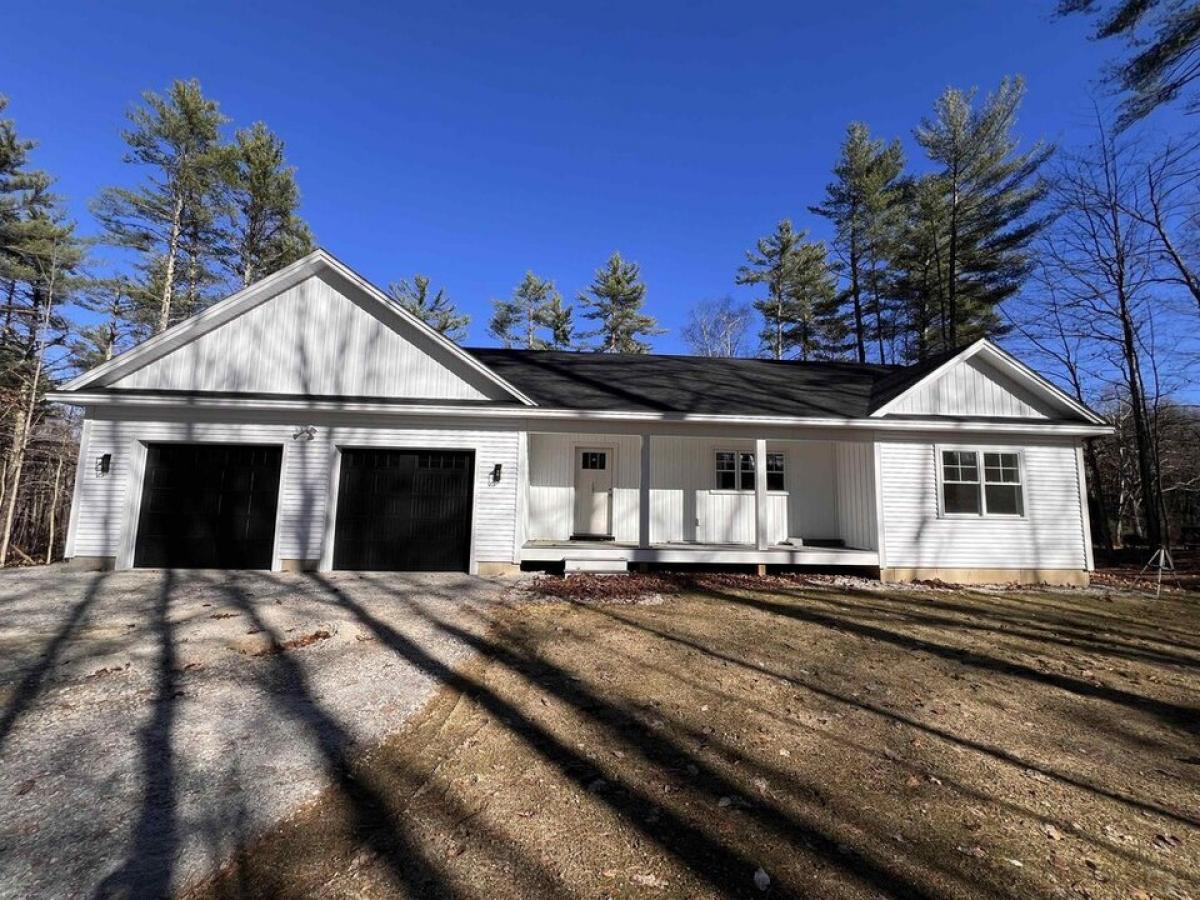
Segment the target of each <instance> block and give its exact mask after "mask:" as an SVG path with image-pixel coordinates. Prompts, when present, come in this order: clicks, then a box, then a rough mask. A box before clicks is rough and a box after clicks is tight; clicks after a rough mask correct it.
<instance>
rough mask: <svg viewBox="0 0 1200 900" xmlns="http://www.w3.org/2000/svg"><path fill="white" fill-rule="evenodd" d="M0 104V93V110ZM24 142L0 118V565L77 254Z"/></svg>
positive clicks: (70, 227)
mask: <svg viewBox="0 0 1200 900" xmlns="http://www.w3.org/2000/svg"><path fill="white" fill-rule="evenodd" d="M5 106H6V103H5V102H4V101H3V100H2V98H0V110H2V109H3V108H4V107H5ZM32 148H33V142H32V141H28V140H23V139H22V138H20V137H19V136H18V134H17V130H16V126H15V124H14V123H13V122H12V121H10V120H0V296H2V297H3V301H4V325H3V329H2V331H0V430H2V431H3V441H4V446H3V461H2V464H0V472H3V478H2V479H0V481H2V485H0V496H2V497H3V518H2V525H0V566H4V565H5V564H6V563H7V562H8V559H9V554H10V550H12V549H13V547H14V544H13V541H12V537H13V533H14V528H15V526H16V524H17V521H18V511H19V509H21V508H22V506H23V503H24V500H25V499H27V495H28V491H27V490H26V487H27V485H26V479H25V472H26V465H27V463H28V461H29V448H30V444H31V441H32V439H33V435H34V433H35V431H36V430H37V427H38V424H39V422H40V421H41V420H42V419H44V418H45V416H46V412H47V411H46V407H45V404H44V403H43V398H44V395H45V392H46V389H47V388H48V386H49V384H50V382H51V377H52V373H51V371H50V370H51V367H52V365H53V364H54V363H55V361H56V360H55V359H54V358H52V355H51V354H52V353H53V352H54V348H56V347H59V346H61V345H62V344H63V343H64V342H65V335H66V331H67V327H68V326H67V322H66V320H65V319H64V317H63V316H62V314H61V308H62V307H63V305H64V304H65V303H66V302H67V301H68V300H69V299H70V296H71V292H72V289H73V280H74V273H75V271H76V270H77V269H78V268H79V266H80V265H81V263H82V259H83V249H82V244H81V242H80V241H79V240H78V238H77V237H76V235H75V228H74V223H72V222H69V221H67V220H66V219H65V217H64V215H63V213H62V210H61V203H60V201H59V199H58V198H57V197H56V196H55V195H54V194H53V193H51V190H50V188H51V179H50V177H49V175H47V174H46V173H45V172H42V171H38V170H34V169H30V168H28V155H29V151H30V150H31V149H32ZM56 499H57V498H56ZM18 552H19V553H20V555H22V556H23V557H24V558H26V559H29V558H30V557H29V555H28V554H27V553H25V552H24V551H21V550H19V549H18Z"/></svg>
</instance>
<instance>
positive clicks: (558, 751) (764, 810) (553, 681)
mask: <svg viewBox="0 0 1200 900" xmlns="http://www.w3.org/2000/svg"><path fill="white" fill-rule="evenodd" d="M313 577H314V578H316V579H317V580H318V581H319V582H321V583H322V584H323V585H324V586H325V588H326V590H327V591H328V592H329V594H330V595H331V596H332V597H333V598H334V600H335V602H337V603H339V604H340V605H341V606H343V607H344V608H346V609H347V610H349V611H350V612H351V613H352V614H353V615H354V616H355V617H356V618H357V619H358V620H359V621H360V622H361V623H362V624H363V625H364V626H366V627H367V628H368V629H369V630H370V632H371V633H372V634H373V635H374V636H375V637H376V638H377V639H378V640H380V641H382V642H384V643H385V644H386V645H387V646H388V647H389V648H391V649H392V650H394V651H395V652H396V653H397V654H399V655H400V656H401V657H403V658H404V659H405V660H406V661H408V662H409V663H411V664H413V665H415V666H417V667H419V668H421V669H422V670H425V671H428V672H430V673H431V674H434V675H435V676H436V677H437V678H438V679H439V680H440V681H442V682H443V683H444V684H446V685H448V686H450V687H451V688H453V689H455V690H459V691H463V692H465V693H467V694H468V695H469V696H471V697H472V699H473V700H475V702H477V703H479V704H480V705H481V706H482V707H483V708H484V709H485V710H487V711H488V712H490V713H492V714H493V715H495V716H497V717H499V718H500V719H501V720H502V721H503V722H504V723H505V725H506V727H507V728H508V729H509V730H510V731H511V732H512V733H514V734H516V735H518V736H519V737H520V738H521V739H522V740H523V741H524V742H525V744H526V745H527V746H528V747H529V748H530V749H531V750H532V751H534V752H535V753H536V754H537V755H538V756H539V757H541V758H542V759H543V760H544V761H545V762H547V763H549V764H551V765H552V766H553V767H555V768H556V769H557V770H558V771H559V772H560V773H561V774H562V775H563V776H564V777H565V778H567V779H568V780H570V781H571V782H574V783H575V784H576V785H577V786H579V787H581V788H583V789H585V790H586V789H587V788H588V786H589V784H591V783H592V782H593V781H594V780H595V779H596V778H597V777H598V776H599V774H600V773H599V772H598V770H597V765H596V763H594V762H592V761H591V760H590V759H589V758H587V757H586V756H583V755H581V754H580V753H578V752H577V751H575V750H574V749H573V748H571V747H569V746H567V745H566V744H565V743H563V741H562V740H561V739H560V738H558V737H556V736H555V735H553V734H551V733H549V732H548V731H546V730H545V729H544V728H543V727H542V726H540V725H539V724H538V723H537V722H535V721H533V720H532V719H531V718H529V717H528V716H527V715H526V714H525V713H524V712H522V711H521V710H520V709H519V708H518V707H517V706H515V705H514V704H513V703H512V702H510V701H509V700H508V699H506V698H504V697H502V696H500V695H498V694H495V693H494V692H492V691H491V690H490V689H489V688H488V687H487V685H486V684H484V683H483V682H481V681H479V680H478V679H476V678H475V677H472V676H469V675H464V674H460V673H458V672H456V671H454V670H451V669H449V668H447V667H446V666H444V665H442V664H441V663H439V662H438V661H437V660H435V659H433V658H431V657H430V656H429V654H427V653H426V652H425V651H424V650H423V649H422V648H421V647H419V646H418V645H416V644H415V643H414V642H413V641H412V640H410V639H409V638H407V637H405V636H404V635H402V634H400V633H399V632H397V631H396V630H395V629H393V628H391V627H390V626H389V625H387V624H386V623H384V622H382V621H380V620H379V619H377V618H376V617H375V616H373V615H371V613H370V612H369V611H367V610H366V609H365V608H363V607H362V606H361V605H360V604H358V603H357V602H356V601H355V600H354V599H353V598H351V597H350V596H349V595H348V593H347V592H346V591H344V590H342V589H341V588H340V587H339V586H338V585H336V584H333V583H331V582H330V581H328V580H327V579H325V578H324V576H320V575H316V576H313ZM375 583H376V585H377V586H378V587H380V588H381V589H383V590H385V591H391V592H392V593H394V595H395V597H396V599H397V601H398V602H406V601H407V599H408V598H407V597H406V596H405V594H404V593H403V592H400V591H396V590H395V589H394V588H391V587H390V586H389V585H388V584H387V580H386V579H385V578H378V579H375ZM449 599H453V598H452V597H451V598H449ZM413 611H414V612H415V613H416V614H418V615H424V616H425V618H426V619H427V620H428V621H429V622H430V623H431V624H433V625H434V626H435V627H437V628H439V629H441V630H443V631H444V632H445V633H447V634H449V635H451V636H453V637H455V638H456V639H458V640H461V641H463V642H464V643H466V644H467V645H468V646H470V647H472V648H473V649H474V650H476V651H477V652H478V653H480V654H481V655H482V656H483V657H484V658H485V659H486V660H487V661H489V662H490V663H494V664H499V665H502V666H504V667H506V668H507V669H508V670H510V671H511V672H513V673H516V674H518V675H520V676H521V677H522V678H524V679H525V680H527V681H528V682H529V683H531V684H536V685H537V686H538V687H539V688H540V689H542V690H544V691H547V692H549V693H551V694H552V695H553V696H554V697H555V698H556V699H558V700H560V701H562V702H564V703H566V704H569V706H570V707H571V708H572V709H573V710H575V711H576V712H577V713H578V714H579V715H580V716H582V717H583V718H584V719H585V720H586V721H588V722H590V723H592V724H594V725H596V726H599V727H601V728H603V729H604V730H605V731H606V732H608V733H609V734H610V735H611V738H612V740H614V741H615V742H617V743H618V744H619V745H620V746H622V747H624V748H626V749H627V750H628V751H629V752H633V753H636V754H639V755H640V756H641V757H643V758H644V760H645V761H646V762H647V763H649V764H651V765H653V766H657V767H663V768H666V769H670V770H685V769H688V768H689V767H691V768H692V769H694V770H695V772H696V777H697V783H698V784H700V785H702V786H703V787H704V788H705V789H706V790H707V792H708V793H709V795H710V798H711V801H712V805H713V807H714V808H715V807H716V804H717V801H718V800H719V799H720V798H721V797H723V796H729V795H737V794H739V793H741V792H742V790H743V788H742V786H741V785H739V784H738V783H736V782H733V781H730V780H729V779H728V778H727V777H726V776H725V775H724V774H723V773H721V772H720V771H718V770H717V769H715V768H713V767H712V766H711V765H710V764H709V763H708V762H707V761H706V760H705V759H703V758H702V757H699V756H697V755H695V754H694V753H692V752H691V751H689V750H688V749H687V748H685V747H684V746H683V745H682V744H681V743H680V742H679V741H677V740H675V739H674V738H672V737H671V736H670V735H669V734H668V733H667V732H669V730H670V729H659V730H656V729H655V728H654V727H653V723H651V722H650V721H648V720H647V718H646V717H645V716H644V715H643V714H640V713H639V712H637V711H634V710H630V709H626V708H623V707H622V706H620V705H617V704H615V703H613V702H612V701H611V700H609V699H607V698H605V697H602V696H600V695H599V694H597V693H596V692H594V691H592V690H590V689H588V688H587V687H585V686H584V685H583V684H582V683H580V682H579V681H578V680H576V679H574V678H573V677H572V676H571V674H570V673H568V672H566V671H564V670H562V669H561V668H560V667H557V666H555V665H553V664H551V663H549V662H547V661H546V660H544V659H539V658H537V657H536V655H535V654H533V653H531V652H529V650H528V649H527V648H522V647H520V645H519V643H513V644H509V643H501V642H500V641H497V640H494V639H490V638H488V637H485V636H481V635H480V634H476V633H474V632H473V631H470V630H468V629H466V628H463V627H461V626H458V625H454V624H451V623H449V622H446V621H443V620H440V619H438V618H436V617H433V616H430V615H429V614H428V612H424V611H422V610H420V609H418V608H413ZM606 777H607V778H616V777H617V776H614V775H611V774H606ZM617 787H618V788H619V789H618V790H611V791H605V792H604V793H603V794H598V795H594V796H596V797H597V800H598V802H603V803H605V804H606V805H607V806H608V807H609V808H610V809H611V810H612V811H613V812H614V813H616V814H617V815H618V816H620V817H621V819H622V821H624V822H625V823H626V824H627V825H628V826H629V827H630V828H632V829H634V830H636V831H637V832H638V833H640V835H641V836H642V837H643V838H644V839H645V840H647V841H649V842H651V843H652V844H654V845H655V846H657V847H658V848H659V849H660V850H661V851H663V852H664V853H666V854H668V855H670V856H672V857H674V858H675V859H677V860H678V861H679V862H681V863H683V864H684V865H685V866H686V867H687V868H688V870H689V871H690V872H692V873H693V874H694V875H696V876H697V877H698V878H700V879H702V880H703V881H704V882H705V883H707V884H708V885H709V886H710V887H711V888H713V889H715V890H717V891H719V892H720V893H722V894H724V895H728V896H758V895H759V894H758V892H757V890H756V889H755V888H754V887H753V881H752V878H751V876H752V874H753V872H754V871H755V869H756V867H757V863H756V862H755V861H754V860H753V859H751V858H749V857H747V856H746V855H745V854H744V853H743V852H742V851H741V850H739V849H737V848H736V847H734V846H732V845H731V844H730V843H729V842H727V841H723V840H722V839H720V838H719V837H715V836H713V835H712V834H710V833H709V832H708V831H707V830H706V829H705V828H703V827H701V826H700V825H698V824H696V823H694V822H692V821H689V820H687V819H685V818H683V817H681V816H680V815H678V814H676V813H675V812H672V811H671V810H667V809H661V808H660V804H659V801H658V799H657V798H655V797H652V796H649V795H647V794H646V793H645V790H644V788H643V787H641V786H640V785H638V784H634V783H630V782H627V781H625V782H622V781H620V780H619V778H617ZM651 809H659V814H658V817H657V821H655V822H654V823H653V824H650V823H647V821H646V813H647V811H648V810H651ZM753 816H754V818H755V820H756V821H757V823H758V824H759V825H761V826H762V827H763V828H764V829H767V830H769V831H770V832H771V833H772V834H773V835H774V836H775V838H776V839H778V840H783V841H786V842H789V843H794V844H796V845H797V846H800V845H802V846H803V847H804V848H805V849H807V850H809V851H810V852H812V853H815V854H816V855H818V856H819V857H820V858H821V859H822V860H823V861H824V862H825V863H826V864H827V865H829V866H830V867H833V868H836V869H838V870H840V871H841V872H843V873H844V874H845V875H847V876H848V877H850V878H851V879H852V880H854V881H856V882H858V883H859V884H861V885H863V886H866V887H873V888H874V889H876V890H879V891H884V892H887V893H888V894H890V895H891V896H924V893H923V892H922V891H921V890H920V889H919V888H917V887H916V886H915V885H912V884H910V883H909V882H908V881H907V880H906V878H905V877H904V875H903V874H902V873H901V872H900V871H899V870H897V869H895V868H893V867H891V866H890V865H889V864H888V862H887V861H886V860H883V859H881V858H873V857H872V856H869V855H858V854H855V855H853V857H848V856H847V853H846V848H845V847H844V846H843V845H841V844H840V842H839V841H838V840H837V838H836V837H835V836H833V835H831V834H829V833H826V832H825V831H824V830H823V829H822V828H820V827H819V826H817V825H816V824H814V823H812V822H807V821H803V820H801V819H798V818H796V817H795V816H794V815H792V814H791V813H790V812H789V811H787V810H785V809H783V808H782V807H780V806H778V805H776V804H775V803H772V802H769V801H763V802H761V803H759V804H757V805H756V807H755V809H754V811H753ZM949 874H951V876H952V877H953V875H952V873H949ZM782 893H783V891H782V889H781V890H780V891H778V892H777V895H781V894H782Z"/></svg>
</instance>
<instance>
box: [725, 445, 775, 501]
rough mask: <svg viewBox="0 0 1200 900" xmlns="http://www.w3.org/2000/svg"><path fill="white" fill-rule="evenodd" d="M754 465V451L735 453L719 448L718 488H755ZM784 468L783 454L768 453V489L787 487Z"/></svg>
mask: <svg viewBox="0 0 1200 900" xmlns="http://www.w3.org/2000/svg"><path fill="white" fill-rule="evenodd" d="M754 466H755V463H754V454H753V453H735V452H734V451H732V450H718V451H717V456H716V469H717V490H719V491H752V490H754ZM783 470H784V462H783V454H782V453H768V454H767V490H768V491H782V490H785V489H786V488H785V486H784V478H783Z"/></svg>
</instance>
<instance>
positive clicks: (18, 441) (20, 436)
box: [0, 388, 36, 569]
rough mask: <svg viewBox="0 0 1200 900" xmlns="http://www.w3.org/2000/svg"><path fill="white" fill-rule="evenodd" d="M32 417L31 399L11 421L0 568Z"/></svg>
mask: <svg viewBox="0 0 1200 900" xmlns="http://www.w3.org/2000/svg"><path fill="white" fill-rule="evenodd" d="M34 390H36V388H35V389H34ZM31 393H32V391H31ZM32 418H33V403H32V401H31V402H30V403H29V408H28V411H27V413H26V412H25V411H23V412H22V413H21V414H20V415H18V416H17V417H16V419H15V421H14V422H13V434H12V442H11V443H10V444H9V459H10V460H11V461H12V471H11V472H10V475H9V483H8V487H7V494H8V496H7V498H6V501H7V502H6V503H5V504H4V530H3V534H2V535H0V569H2V568H4V566H6V565H8V547H9V544H10V543H11V541H12V527H13V519H14V518H15V516H16V514H17V494H18V492H19V490H20V487H21V470H22V468H23V467H24V465H25V448H26V446H27V444H28V439H27V434H28V429H29V426H30V425H31V424H32V421H31V420H32Z"/></svg>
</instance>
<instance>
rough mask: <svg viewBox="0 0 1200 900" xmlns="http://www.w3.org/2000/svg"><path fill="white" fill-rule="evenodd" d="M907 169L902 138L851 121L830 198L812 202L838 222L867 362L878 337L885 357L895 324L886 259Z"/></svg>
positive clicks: (859, 345) (847, 298)
mask: <svg viewBox="0 0 1200 900" xmlns="http://www.w3.org/2000/svg"><path fill="white" fill-rule="evenodd" d="M903 169H904V154H903V151H902V150H901V149H900V142H899V141H892V142H891V143H890V144H889V143H885V142H884V141H882V140H876V139H874V138H872V137H871V134H870V131H869V130H868V129H867V126H866V125H864V124H862V123H861V122H854V123H851V125H850V126H849V128H848V129H847V131H846V139H845V141H844V142H843V143H842V149H841V156H840V157H839V159H838V162H837V164H836V165H835V166H834V169H833V174H834V177H835V180H834V181H833V182H831V183H830V184H829V185H828V186H826V188H825V200H824V202H823V203H821V204H819V205H817V206H812V207H809V209H810V211H811V212H814V213H816V214H817V215H819V216H823V217H825V218H827V219H829V220H830V221H831V222H832V223H833V225H834V229H835V237H834V247H835V248H836V250H837V252H838V254H839V256H840V257H841V260H842V263H843V267H844V269H843V270H844V272H845V275H846V279H847V284H846V288H845V291H844V292H843V295H842V299H843V301H844V302H845V304H846V305H847V306H848V307H849V309H850V313H851V316H852V322H853V334H854V350H855V355H856V356H857V358H858V361H859V362H866V360H867V345H868V343H869V342H870V341H871V340H872V339H873V340H874V342H875V345H876V353H877V355H878V358H879V361H880V362H883V361H885V359H884V357H885V355H886V354H885V349H884V348H885V342H886V341H887V338H888V334H889V331H890V326H889V325H887V324H885V318H886V317H887V311H886V310H885V309H884V303H885V300H884V297H883V294H884V287H883V285H884V271H883V264H884V262H885V260H886V258H887V256H888V244H889V239H890V237H891V235H892V233H893V232H894V222H895V218H896V209H897V207H898V201H899V188H898V180H899V178H900V174H901V172H902V171H903ZM868 316H869V317H870V318H871V319H873V321H872V322H868Z"/></svg>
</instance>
